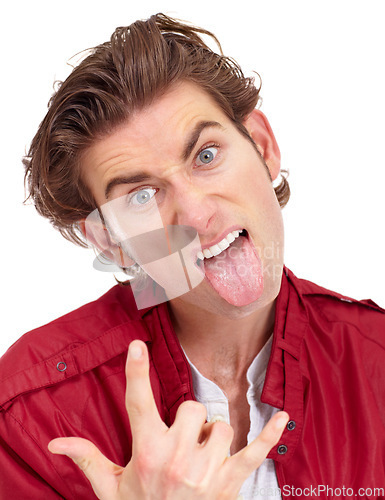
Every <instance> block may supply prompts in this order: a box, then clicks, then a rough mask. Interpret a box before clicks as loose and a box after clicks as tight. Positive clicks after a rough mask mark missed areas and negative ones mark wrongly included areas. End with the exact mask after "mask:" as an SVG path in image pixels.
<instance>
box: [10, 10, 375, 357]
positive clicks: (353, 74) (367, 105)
mask: <svg viewBox="0 0 385 500" xmlns="http://www.w3.org/2000/svg"><path fill="white" fill-rule="evenodd" d="M226 4H227V5H228V6H226ZM383 6H384V3H383V1H381V0H378V1H374V0H367V1H365V2H362V1H361V2H355V1H339V0H333V1H331V0H323V1H322V2H321V1H311V0H302V1H298V0H297V1H295V0H294V1H293V0H290V1H287V0H252V1H244V2H224V1H218V0H211V1H207V0H205V1H201V0H195V1H194V2H182V1H181V0H173V1H171V0H165V1H155V0H153V1H146V2H131V1H114V0H110V1H109V2H106V1H103V2H100V1H97V0H82V1H80V0H78V1H73V0H66V2H60V3H56V2H53V1H43V0H34V1H32V2H28V3H27V2H23V3H22V4H21V3H19V2H12V5H11V2H8V7H5V10H4V9H3V11H2V27H1V30H0V36H1V47H2V48H1V51H2V56H1V74H2V76H1V102H2V113H1V123H2V134H1V137H2V145H1V152H2V155H1V176H2V181H3V182H2V190H1V191H2V196H1V214H2V222H1V227H2V232H1V260H0V263H1V289H2V299H1V305H2V307H1V331H0V354H1V353H2V352H3V351H4V350H5V349H6V348H7V347H8V346H9V345H10V344H11V343H12V342H14V341H15V340H16V339H17V338H18V337H19V336H20V335H21V334H23V333H24V332H26V331H27V330H30V329H32V328H34V327H36V326H39V325H41V324H43V323H46V322H48V321H49V320H52V319H54V318H56V317H58V316H59V315H62V314H64V313H66V312H68V311H70V310H72V309H74V308H76V307H78V306H80V305H82V304H83V303H85V302H87V301H90V300H93V299H94V298H97V297H98V296H99V295H101V294H102V293H104V292H105V291H106V290H107V289H108V288H110V287H111V286H112V285H114V283H115V282H114V277H113V275H112V274H109V273H102V272H98V271H95V270H94V269H93V268H92V262H93V259H94V254H93V253H92V251H91V250H84V249H82V248H78V247H76V246H74V245H73V244H71V243H68V242H67V241H66V240H64V239H63V238H62V237H61V236H60V234H59V233H57V232H56V231H55V230H54V229H52V228H51V226H50V225H49V223H48V222H47V221H45V220H44V219H42V218H41V217H39V216H38V215H37V213H36V212H35V209H34V208H33V207H32V206H24V205H23V198H24V188H23V168H22V165H21V157H22V156H23V154H24V153H25V151H26V148H28V145H29V142H30V140H31V139H32V137H33V135H34V133H35V131H36V129H37V126H38V124H39V122H40V121H41V119H42V118H43V116H44V114H45V112H46V109H47V108H46V106H47V102H48V99H49V97H50V95H51V93H52V89H53V82H54V80H60V79H64V78H65V77H66V76H67V75H68V74H69V71H70V67H69V66H67V65H66V64H65V63H66V61H67V60H68V59H69V58H70V57H71V56H73V55H74V54H75V53H77V52H79V51H81V50H82V49H85V48H87V47H92V46H94V45H96V44H98V43H101V42H104V41H106V40H107V39H108V38H109V36H110V34H111V33H112V31H113V30H114V29H115V27H116V26H121V25H128V24H130V23H131V22H133V21H135V20H136V19H138V18H142V19H143V18H147V17H148V16H149V15H151V14H154V13H156V12H159V11H162V12H164V13H166V14H169V15H172V16H175V17H179V18H181V19H185V20H188V21H190V22H192V23H194V24H197V25H201V26H203V27H205V28H208V29H210V30H212V31H214V33H215V34H216V35H217V36H218V38H219V39H220V41H221V42H222V46H223V49H224V52H225V54H226V55H229V56H232V57H234V58H235V59H236V60H238V62H240V63H241V66H243V67H244V69H245V72H246V73H247V74H250V72H251V71H252V70H256V71H258V72H259V74H260V75H261V77H262V81H263V86H262V92H261V94H262V96H263V99H264V101H263V106H262V108H261V109H262V111H264V112H265V114H266V115H267V116H268V118H269V120H270V123H271V125H272V127H273V130H274V131H275V135H276V138H277V140H278V143H279V145H280V149H281V153H282V164H283V167H284V168H286V169H289V170H290V177H289V180H290V184H291V189H292V198H291V200H290V202H289V205H288V206H287V207H286V208H285V209H284V219H285V224H286V264H287V265H288V267H290V268H291V269H292V270H293V271H294V272H295V274H297V276H301V277H306V278H308V279H311V280H312V281H315V282H318V283H319V284H321V285H323V286H325V287H327V288H332V289H335V290H338V291H340V292H342V293H344V294H346V295H350V296H354V297H355V298H368V297H371V298H372V299H373V300H375V301H376V302H378V303H379V304H380V305H382V306H383V307H385V289H384V278H385V271H384V255H385V242H384V191H385V173H384V172H385V160H384V153H383V149H384V147H383V145H384V138H385V134H384V132H385V126H384V120H385V97H384V89H385V74H384V53H385V30H384V24H383V21H384V17H383Z"/></svg>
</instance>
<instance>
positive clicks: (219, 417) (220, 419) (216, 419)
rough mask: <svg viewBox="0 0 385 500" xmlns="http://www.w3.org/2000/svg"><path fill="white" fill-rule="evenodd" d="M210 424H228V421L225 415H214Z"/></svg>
mask: <svg viewBox="0 0 385 500" xmlns="http://www.w3.org/2000/svg"><path fill="white" fill-rule="evenodd" d="M210 422H226V419H225V417H224V416H223V415H213V416H212V417H211V418H210Z"/></svg>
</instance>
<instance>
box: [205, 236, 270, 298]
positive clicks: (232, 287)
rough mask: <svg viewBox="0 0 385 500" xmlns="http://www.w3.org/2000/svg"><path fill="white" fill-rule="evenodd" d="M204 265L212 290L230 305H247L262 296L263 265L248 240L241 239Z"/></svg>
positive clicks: (241, 237) (206, 261)
mask: <svg viewBox="0 0 385 500" xmlns="http://www.w3.org/2000/svg"><path fill="white" fill-rule="evenodd" d="M204 266H205V274H206V277H207V279H208V280H209V282H210V283H211V285H212V287H213V288H214V289H215V290H216V291H217V292H218V293H219V295H220V296H221V297H222V298H224V299H225V300H226V301H227V302H229V303H230V304H233V305H235V306H245V305H247V304H250V303H251V302H253V301H254V300H257V299H258V298H259V297H260V296H261V295H262V291H263V276H262V265H261V261H260V260H259V258H258V256H257V255H256V253H255V252H254V250H253V247H252V244H251V243H250V241H249V240H248V238H246V237H243V236H240V237H239V238H237V239H236V240H235V241H234V242H233V243H232V244H231V245H230V247H229V248H227V249H226V250H225V251H224V252H222V253H220V254H219V255H217V256H216V257H212V258H211V259H205V260H204Z"/></svg>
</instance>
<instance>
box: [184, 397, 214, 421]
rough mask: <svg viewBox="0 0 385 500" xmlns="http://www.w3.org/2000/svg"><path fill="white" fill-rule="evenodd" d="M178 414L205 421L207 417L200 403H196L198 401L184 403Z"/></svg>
mask: <svg viewBox="0 0 385 500" xmlns="http://www.w3.org/2000/svg"><path fill="white" fill-rule="evenodd" d="M178 412H179V413H182V414H184V413H186V414H189V415H193V416H196V417H197V418H202V419H205V418H206V416H207V411H206V408H205V407H204V406H203V405H202V404H201V403H198V401H184V402H183V403H182V404H181V405H180V407H179V408H178Z"/></svg>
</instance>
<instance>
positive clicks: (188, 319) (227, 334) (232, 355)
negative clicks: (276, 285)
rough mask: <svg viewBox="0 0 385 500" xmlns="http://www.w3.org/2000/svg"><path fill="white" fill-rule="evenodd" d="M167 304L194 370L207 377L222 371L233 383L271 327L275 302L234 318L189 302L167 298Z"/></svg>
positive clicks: (251, 358)
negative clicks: (194, 367) (183, 302)
mask: <svg viewBox="0 0 385 500" xmlns="http://www.w3.org/2000/svg"><path fill="white" fill-rule="evenodd" d="M169 305H170V312H171V320H172V323H173V326H174V329H175V332H176V334H177V336H178V338H179V341H180V343H181V345H182V347H183V349H184V350H185V352H186V354H187V356H188V357H189V359H190V360H191V362H192V363H193V364H194V365H195V366H196V367H197V368H198V370H199V371H200V372H201V373H202V374H203V375H205V376H206V377H208V378H210V379H211V380H215V379H216V378H217V377H218V376H221V374H225V373H226V374H227V375H226V376H227V377H229V379H231V378H232V379H233V380H234V382H235V381H236V380H238V379H239V378H241V377H244V375H245V373H246V371H247V369H248V367H249V366H250V364H251V362H252V361H253V359H254V358H255V356H256V355H257V354H258V353H259V351H260V350H261V349H262V347H263V346H264V345H265V343H266V341H267V340H268V338H269V337H270V335H271V334H272V332H273V328H274V318H275V301H273V302H272V303H270V304H268V305H267V306H265V307H264V308H262V309H259V310H257V311H254V312H253V313H251V314H249V315H247V316H245V317H241V318H237V319H229V318H228V317H226V316H221V315H217V314H214V313H211V312H208V311H206V310H204V309H202V308H199V307H197V306H192V305H191V304H190V305H189V307H186V304H180V303H179V302H173V301H171V303H169Z"/></svg>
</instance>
